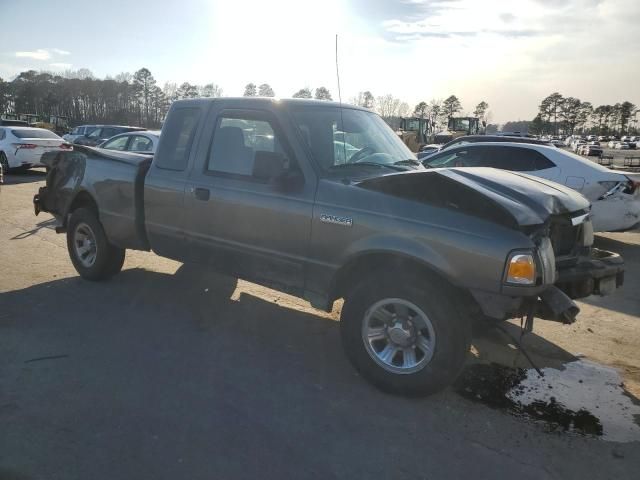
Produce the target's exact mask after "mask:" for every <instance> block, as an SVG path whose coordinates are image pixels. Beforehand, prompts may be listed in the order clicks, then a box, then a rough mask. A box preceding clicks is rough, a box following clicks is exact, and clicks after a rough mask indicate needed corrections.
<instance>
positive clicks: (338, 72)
mask: <svg viewBox="0 0 640 480" xmlns="http://www.w3.org/2000/svg"><path fill="white" fill-rule="evenodd" d="M336 77H337V78H338V100H339V102H340V107H342V93H341V92H340V68H339V66H338V34H337V33H336Z"/></svg>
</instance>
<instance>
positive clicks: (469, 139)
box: [440, 135, 551, 151]
mask: <svg viewBox="0 0 640 480" xmlns="http://www.w3.org/2000/svg"><path fill="white" fill-rule="evenodd" d="M481 142H512V143H513V142H515V143H532V144H535V145H551V142H550V141H549V140H538V139H537V138H531V137H522V136H508V135H463V136H462V137H458V138H455V139H453V140H451V141H449V142H447V143H445V144H444V145H442V146H441V147H440V151H442V150H446V149H448V148H451V147H455V146H457V145H464V144H465V143H481Z"/></svg>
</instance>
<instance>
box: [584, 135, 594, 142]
mask: <svg viewBox="0 0 640 480" xmlns="http://www.w3.org/2000/svg"><path fill="white" fill-rule="evenodd" d="M586 140H587V142H592V141H594V140H597V138H596V136H595V135H587V138H586Z"/></svg>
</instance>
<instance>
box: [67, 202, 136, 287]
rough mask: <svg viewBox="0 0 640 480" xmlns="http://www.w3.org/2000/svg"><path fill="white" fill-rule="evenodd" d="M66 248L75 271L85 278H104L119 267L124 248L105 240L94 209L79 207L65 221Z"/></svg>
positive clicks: (105, 237)
mask: <svg viewBox="0 0 640 480" xmlns="http://www.w3.org/2000/svg"><path fill="white" fill-rule="evenodd" d="M67 249H68V251H69V257H71V262H72V263H73V266H74V267H75V269H76V271H77V272H78V273H79V274H80V276H81V277H82V278H85V279H87V280H105V279H107V278H109V277H112V276H113V275H115V274H116V273H118V272H119V271H120V270H121V269H122V265H123V264H124V257H125V250H124V249H123V248H119V247H116V246H115V245H112V244H111V243H109V240H108V239H107V235H106V234H105V232H104V228H103V227H102V224H101V223H100V220H98V217H97V215H96V214H95V212H94V211H93V210H91V209H88V208H79V209H77V210H75V211H74V212H73V213H72V214H71V218H70V219H69V224H68V225H67Z"/></svg>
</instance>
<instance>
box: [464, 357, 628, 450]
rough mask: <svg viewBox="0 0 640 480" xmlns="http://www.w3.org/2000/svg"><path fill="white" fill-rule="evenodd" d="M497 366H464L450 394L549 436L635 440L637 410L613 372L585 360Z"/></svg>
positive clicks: (480, 364) (476, 364) (491, 364)
mask: <svg viewBox="0 0 640 480" xmlns="http://www.w3.org/2000/svg"><path fill="white" fill-rule="evenodd" d="M543 371H544V373H545V376H544V377H540V376H539V375H538V374H537V373H536V372H535V370H533V369H522V368H512V367H506V366H504V365H499V364H496V363H490V364H484V363H475V364H471V365H469V366H468V367H467V368H466V369H465V370H464V371H463V372H462V374H461V375H460V377H459V378H458V379H457V381H456V383H455V384H454V390H455V391H456V392H457V393H458V394H460V395H461V396H463V397H464V398H467V399H469V400H472V401H474V402H480V403H483V404H485V405H487V406H489V407H491V408H494V409H499V410H503V411H506V412H508V413H510V414H511V415H514V416H518V417H522V418H526V419H531V420H534V421H537V422H542V423H543V424H544V425H545V427H546V429H547V430H548V431H551V432H573V433H578V434H582V435H589V436H598V437H603V438H605V439H606V440H612V441H623V442H624V441H635V440H640V428H639V427H640V423H639V422H638V419H639V418H640V406H638V403H637V402H638V400H637V399H636V398H635V397H633V396H632V395H631V394H630V393H628V392H627V391H626V390H624V388H623V386H622V384H621V381H620V378H619V376H618V374H617V372H616V371H615V370H613V369H610V368H607V367H603V366H600V365H598V364H595V363H592V362H588V361H581V360H579V361H577V362H571V363H569V364H567V365H565V368H564V370H557V369H552V368H545V369H544V370H543Z"/></svg>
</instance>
